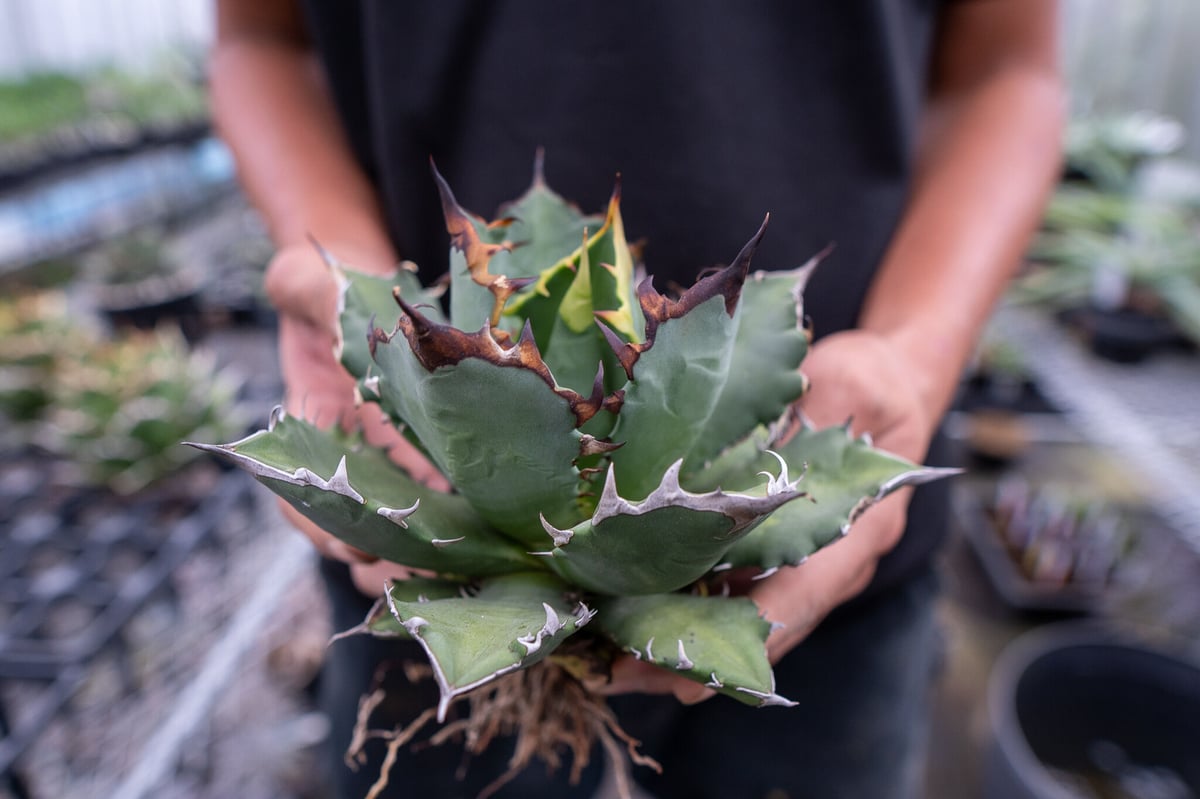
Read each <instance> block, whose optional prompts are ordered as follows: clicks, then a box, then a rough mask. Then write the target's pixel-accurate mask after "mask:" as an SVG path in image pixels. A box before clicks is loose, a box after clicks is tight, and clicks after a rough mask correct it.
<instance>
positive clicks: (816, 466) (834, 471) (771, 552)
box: [697, 427, 958, 569]
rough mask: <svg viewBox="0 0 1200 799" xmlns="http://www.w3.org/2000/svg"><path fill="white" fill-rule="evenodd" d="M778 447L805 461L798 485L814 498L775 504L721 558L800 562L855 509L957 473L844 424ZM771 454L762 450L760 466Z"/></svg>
mask: <svg viewBox="0 0 1200 799" xmlns="http://www.w3.org/2000/svg"><path fill="white" fill-rule="evenodd" d="M778 452H779V455H780V456H782V457H783V458H784V459H785V460H786V461H787V462H788V463H792V464H800V463H803V464H806V465H807V471H806V472H805V474H804V479H803V481H802V482H801V485H802V486H803V488H804V490H805V491H806V492H807V493H808V496H809V497H810V498H811V499H812V500H813V501H812V502H811V503H809V502H796V503H793V504H791V505H787V506H784V507H782V508H780V509H779V510H778V511H777V512H775V513H774V514H773V515H772V516H771V517H770V518H768V519H767V520H765V521H764V522H763V523H762V524H760V525H759V526H758V527H757V528H756V529H755V530H753V531H752V532H751V533H750V534H749V535H747V536H746V537H745V538H743V539H742V540H741V541H738V542H737V543H736V544H734V545H733V547H732V548H731V549H730V550H729V553H728V554H727V555H726V557H725V559H724V561H723V563H725V564H729V565H730V566H735V567H736V566H757V567H760V568H763V569H774V568H778V567H780V566H786V565H796V564H799V563H802V562H803V561H804V559H805V558H807V557H808V556H809V555H811V554H812V553H814V552H816V551H817V550H818V549H821V548H822V547H824V546H826V545H827V544H830V543H832V542H833V541H836V540H837V539H838V538H840V537H841V536H842V535H845V533H846V532H847V531H849V529H850V525H851V524H852V523H853V521H854V520H855V519H857V518H858V517H859V515H860V514H862V513H863V512H864V511H865V510H867V508H869V507H871V506H872V505H874V504H875V503H876V502H878V501H879V500H881V499H883V498H884V497H885V496H887V495H888V494H890V493H892V492H893V491H896V490H897V489H899V488H902V487H903V486H906V485H918V484H920V483H925V482H930V481H932V480H938V479H941V478H942V477H946V476H949V475H951V474H957V473H958V470H957V469H929V468H922V467H919V466H916V465H914V464H913V463H911V462H910V461H907V460H905V459H903V458H899V457H897V456H895V455H891V454H889V453H886V452H883V451H881V450H878V449H874V448H873V447H871V445H870V443H869V442H868V441H867V440H865V439H863V438H854V437H853V436H851V435H850V433H849V432H848V431H847V429H846V428H844V427H829V428H825V429H824V430H812V429H804V430H801V431H800V432H798V433H797V434H796V435H795V436H794V437H793V438H792V439H791V440H790V441H788V442H787V443H786V444H784V445H782V446H780V447H778ZM771 460H772V459H771V457H770V456H769V455H764V457H763V458H762V468H767V467H768V466H769V465H770V462H771ZM697 480H698V482H700V483H701V484H703V480H702V479H700V478H697Z"/></svg>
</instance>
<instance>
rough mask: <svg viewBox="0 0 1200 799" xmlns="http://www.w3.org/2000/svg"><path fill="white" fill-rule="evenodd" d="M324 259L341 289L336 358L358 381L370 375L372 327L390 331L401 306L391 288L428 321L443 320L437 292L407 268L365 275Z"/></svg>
mask: <svg viewBox="0 0 1200 799" xmlns="http://www.w3.org/2000/svg"><path fill="white" fill-rule="evenodd" d="M323 254H325V253H323ZM325 257H326V262H327V263H329V264H330V267H331V268H332V269H333V270H334V275H335V276H336V277H337V278H338V282H339V284H340V289H341V292H340V296H341V299H340V302H339V309H338V318H339V322H340V330H341V337H340V339H339V341H338V347H337V349H338V350H339V352H338V353H337V357H339V358H340V360H341V362H342V365H343V366H345V367H346V371H348V372H350V374H352V375H354V377H356V378H358V379H360V380H361V379H364V378H366V377H367V376H368V375H369V373H370V369H371V364H372V360H371V346H370V335H371V333H372V331H373V330H374V329H375V327H376V326H378V327H382V328H383V329H385V330H391V329H392V328H394V327H395V326H396V320H397V319H398V318H399V317H400V307H399V306H398V305H396V300H395V299H394V298H393V296H392V290H393V289H394V288H398V289H399V291H400V294H401V296H403V297H404V298H405V299H406V300H408V302H410V303H411V304H413V305H415V306H418V307H420V308H421V310H422V313H424V314H425V315H426V316H428V317H429V318H430V319H433V320H434V321H437V322H440V321H442V318H441V317H442V314H441V309H440V307H439V306H438V303H437V293H436V292H434V291H430V290H427V289H425V288H424V287H423V286H422V285H421V281H420V280H418V279H417V276H416V274H415V273H414V272H413V271H411V270H410V269H408V268H403V267H402V268H401V269H398V270H396V271H395V272H394V273H392V274H391V275H384V276H379V275H368V274H364V273H362V272H356V271H354V270H352V269H348V268H345V267H343V266H342V265H341V264H339V263H338V262H337V261H336V260H333V259H332V257H331V256H329V255H328V254H325Z"/></svg>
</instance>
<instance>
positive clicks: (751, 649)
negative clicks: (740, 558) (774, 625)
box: [596, 594, 794, 706]
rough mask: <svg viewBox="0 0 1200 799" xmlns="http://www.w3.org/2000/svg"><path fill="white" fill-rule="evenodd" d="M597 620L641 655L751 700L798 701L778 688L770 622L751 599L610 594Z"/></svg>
mask: <svg viewBox="0 0 1200 799" xmlns="http://www.w3.org/2000/svg"><path fill="white" fill-rule="evenodd" d="M596 624H597V626H598V627H599V628H600V629H601V630H602V631H603V632H604V634H605V635H606V636H608V637H609V638H611V639H612V640H613V641H614V642H615V643H616V644H617V645H618V646H620V647H621V648H622V649H624V650H625V651H626V652H630V653H632V654H633V656H634V657H636V658H637V659H638V660H643V661H646V662H648V663H653V664H654V665H656V666H659V667H661V668H663V669H667V670H669V671H674V672H677V673H679V674H681V675H683V676H684V677H687V678H689V679H692V680H695V681H696V682H699V683H703V684H705V685H707V686H709V687H710V688H713V689H715V690H717V691H718V692H720V693H723V694H726V695H728V696H732V697H733V698H734V699H737V700H738V701H741V702H745V703H746V704H749V705H759V706H762V705H792V704H794V703H793V702H790V701H788V700H787V699H784V698H783V697H781V696H779V695H778V694H776V693H775V675H774V674H773V673H772V672H771V664H770V662H769V661H768V660H767V653H766V647H765V643H766V640H767V635H768V634H769V633H770V631H771V625H770V623H769V622H767V621H766V620H764V619H763V618H762V617H760V616H759V613H758V607H757V606H755V604H754V603H753V602H752V601H750V600H749V599H745V598H740V599H730V598H726V597H713V596H708V597H702V596H691V595H688V594H659V595H656V596H639V597H608V598H605V599H602V600H599V601H598V603H597V615H596Z"/></svg>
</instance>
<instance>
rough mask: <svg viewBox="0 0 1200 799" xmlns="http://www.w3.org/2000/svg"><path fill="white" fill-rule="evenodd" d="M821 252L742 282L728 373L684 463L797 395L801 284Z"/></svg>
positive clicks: (704, 455) (802, 344) (802, 333)
mask: <svg viewBox="0 0 1200 799" xmlns="http://www.w3.org/2000/svg"><path fill="white" fill-rule="evenodd" d="M823 256H824V253H822V254H821V255H818V256H816V257H815V258H813V259H812V260H810V261H809V262H808V263H806V264H805V265H804V266H802V267H800V268H799V269H796V270H793V271H790V272H755V273H754V274H752V275H751V276H750V277H749V278H748V279H747V280H746V282H745V284H744V285H743V286H742V297H741V302H740V303H739V304H738V310H737V315H736V318H735V324H736V325H737V337H736V338H735V339H734V343H733V357H732V358H731V360H730V364H729V372H728V375H727V377H726V379H725V382H724V384H723V385H722V387H721V392H720V395H719V396H718V398H717V404H716V407H714V408H713V412H712V414H711V415H710V416H709V417H708V422H707V424H706V425H705V428H704V431H703V432H702V433H701V434H700V435H699V436H697V437H696V445H695V447H693V449H692V451H691V453H690V455H689V457H688V463H689V464H691V465H696V464H699V463H703V462H705V461H707V460H709V459H710V458H712V457H713V456H715V455H716V454H717V453H719V452H721V451H722V450H724V449H725V448H726V447H728V446H729V445H730V444H732V443H734V442H736V441H740V440H741V439H742V438H744V437H745V436H746V435H747V434H748V433H749V432H750V431H751V430H753V429H754V428H755V427H757V426H758V425H763V424H770V423H771V422H775V421H777V420H778V419H779V418H780V417H781V416H783V414H784V413H785V412H786V411H787V409H788V407H789V406H790V405H791V404H792V403H793V402H795V401H796V400H797V399H799V398H800V395H801V394H802V393H803V392H804V389H805V382H806V381H805V378H804V375H802V374H801V373H800V372H799V371H798V370H799V367H800V362H801V361H803V360H804V356H805V355H806V354H807V353H808V333H807V331H806V330H805V329H804V300H803V291H804V286H805V284H806V283H807V282H808V278H809V275H811V274H812V271H813V269H815V268H816V266H817V264H818V263H819V262H820V260H821V258H822V257H823Z"/></svg>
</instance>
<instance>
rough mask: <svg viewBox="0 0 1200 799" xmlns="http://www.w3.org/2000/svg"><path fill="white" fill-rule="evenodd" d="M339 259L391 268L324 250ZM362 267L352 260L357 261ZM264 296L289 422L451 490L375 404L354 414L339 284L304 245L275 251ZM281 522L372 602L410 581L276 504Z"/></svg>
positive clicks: (395, 568)
mask: <svg viewBox="0 0 1200 799" xmlns="http://www.w3.org/2000/svg"><path fill="white" fill-rule="evenodd" d="M328 248H329V249H330V251H331V252H332V253H334V255H335V256H337V257H338V258H341V259H343V260H345V261H346V262H347V263H350V264H354V265H355V266H359V265H362V266H374V267H376V268H379V267H380V265H381V264H382V265H385V266H387V265H390V264H391V263H392V261H391V259H390V258H389V257H388V256H387V255H384V256H383V257H382V258H380V257H379V256H376V257H375V258H374V259H371V257H370V255H365V254H355V253H347V252H346V251H345V250H344V249H338V248H337V247H336V246H329V247H328ZM356 257H357V258H359V259H362V260H355V258H356ZM266 290H267V295H268V296H269V297H270V299H271V302H272V304H273V305H274V307H275V308H276V310H278V312H279V360H280V367H281V369H282V372H283V382H284V386H285V387H286V394H285V397H284V404H285V408H286V410H287V412H288V414H290V415H293V416H297V417H300V418H303V419H306V420H308V421H310V422H312V423H313V424H316V425H317V426H319V427H332V426H333V425H335V424H340V425H342V426H343V427H345V428H347V429H350V428H353V427H356V426H357V427H360V428H361V429H362V431H363V434H364V436H365V437H366V440H367V442H368V443H370V444H372V445H374V446H377V447H383V448H385V449H387V450H388V451H389V454H390V455H391V457H392V460H394V461H396V462H397V463H398V464H400V465H402V466H403V467H404V468H405V469H407V470H408V472H409V473H410V474H411V475H412V476H413V477H414V478H415V479H417V480H419V481H421V482H423V483H426V484H427V485H429V486H432V487H433V488H437V489H440V490H447V489H448V488H449V484H448V483H447V482H446V479H445V477H443V476H442V475H441V473H440V472H438V471H437V469H436V468H435V467H434V466H433V465H432V464H430V463H429V462H428V461H427V460H425V459H424V458H423V457H422V456H421V455H420V453H418V452H417V451H416V449H414V448H413V446H412V445H411V444H409V443H408V442H407V441H406V440H405V439H404V437H403V436H401V435H400V434H399V433H398V432H397V431H396V430H395V428H394V427H392V426H391V424H389V423H387V422H385V421H384V420H383V418H382V415H381V412H380V409H379V407H378V406H377V405H374V404H365V405H362V406H361V407H358V408H356V407H355V403H354V379H353V378H352V377H351V376H350V375H349V374H348V373H347V372H346V371H345V370H344V369H343V368H342V366H341V365H340V364H339V363H337V361H335V360H334V356H333V348H334V342H335V341H336V336H337V328H336V325H337V284H336V281H335V280H334V277H333V274H332V273H331V272H330V270H329V267H328V266H327V265H326V264H325V262H324V261H323V260H322V259H321V256H320V254H319V253H318V252H317V250H316V248H315V247H314V246H312V245H310V244H303V245H297V246H294V247H286V248H284V249H282V250H280V251H279V252H278V253H277V254H276V255H275V257H274V258H273V259H272V260H271V263H270V265H269V266H268V268H267V275H266ZM280 507H281V508H282V510H283V514H284V516H285V517H286V518H287V520H288V521H289V522H290V523H291V524H292V525H294V526H295V527H296V528H297V529H299V530H300V531H301V532H302V533H304V534H305V535H306V536H307V537H308V538H309V540H311V541H312V542H313V545H314V546H315V547H316V548H317V551H318V552H320V553H321V554H322V555H324V556H325V557H328V558H333V559H335V560H340V561H344V562H346V563H349V564H351V573H352V575H353V577H354V582H355V584H356V585H357V586H358V587H359V589H360V590H362V591H363V592H364V593H366V594H370V595H378V594H379V593H380V592H382V590H383V585H384V582H385V581H386V580H387V579H402V578H403V577H406V576H407V575H408V570H406V569H405V568H404V567H403V566H399V565H397V564H394V563H388V562H386V561H380V560H379V559H378V558H375V557H372V556H370V555H368V554H367V553H365V552H362V551H361V550H357V549H355V548H353V547H351V546H349V545H347V544H346V543H344V542H342V541H340V540H339V539H337V538H336V537H334V536H333V535H331V534H330V533H327V532H326V531H324V530H322V529H321V528H320V527H318V526H317V525H315V524H313V523H312V522H311V521H309V520H308V519H306V518H305V517H304V516H303V515H302V514H301V513H300V512H299V511H297V510H296V509H295V508H293V507H292V506H291V505H289V504H288V503H287V502H284V501H282V500H280Z"/></svg>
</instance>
